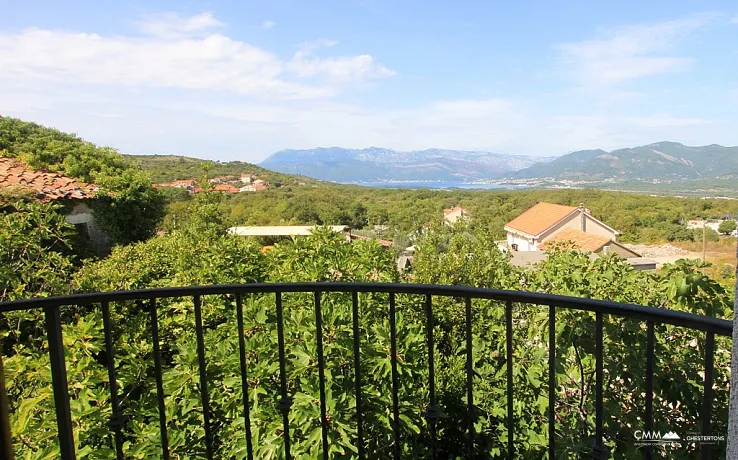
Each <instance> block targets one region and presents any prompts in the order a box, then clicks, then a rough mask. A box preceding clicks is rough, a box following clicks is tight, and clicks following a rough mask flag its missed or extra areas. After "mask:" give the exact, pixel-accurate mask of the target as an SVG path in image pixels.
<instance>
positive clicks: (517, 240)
mask: <svg viewBox="0 0 738 460" xmlns="http://www.w3.org/2000/svg"><path fill="white" fill-rule="evenodd" d="M507 244H508V245H510V247H511V248H512V245H513V244H517V245H518V251H536V250H538V245H537V244H531V241H530V240H528V239H526V238H524V237H522V236H520V235H517V234H515V233H512V232H507Z"/></svg>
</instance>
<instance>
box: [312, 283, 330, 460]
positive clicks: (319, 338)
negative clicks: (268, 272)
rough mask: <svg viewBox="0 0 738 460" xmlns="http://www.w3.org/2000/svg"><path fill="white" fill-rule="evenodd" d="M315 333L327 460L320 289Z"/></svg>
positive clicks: (321, 416)
mask: <svg viewBox="0 0 738 460" xmlns="http://www.w3.org/2000/svg"><path fill="white" fill-rule="evenodd" d="M315 335H316V341H317V346H318V384H319V387H320V429H321V435H322V437H323V458H324V459H325V460H328V418H327V416H326V409H325V357H324V356H323V313H322V312H321V311H320V291H316V292H315Z"/></svg>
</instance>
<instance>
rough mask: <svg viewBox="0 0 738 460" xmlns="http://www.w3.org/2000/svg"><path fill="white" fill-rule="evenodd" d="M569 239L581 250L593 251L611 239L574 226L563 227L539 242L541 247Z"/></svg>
mask: <svg viewBox="0 0 738 460" xmlns="http://www.w3.org/2000/svg"><path fill="white" fill-rule="evenodd" d="M567 241H571V242H573V243H574V245H575V246H576V247H577V249H580V250H582V251H590V252H595V251H597V250H598V249H600V248H601V247H602V246H604V245H606V244H607V243H609V242H610V241H611V240H610V238H607V237H605V236H600V235H595V234H594V233H585V232H583V231H581V230H577V229H575V228H565V229H563V230H561V231H558V232H556V233H554V234H553V235H552V236H551V237H550V238H547V239H546V241H544V242H543V244H541V248H544V249H545V247H546V246H548V245H549V244H550V243H553V242H560V243H565V242H567Z"/></svg>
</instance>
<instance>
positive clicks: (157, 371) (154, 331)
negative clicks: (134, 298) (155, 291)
mask: <svg viewBox="0 0 738 460" xmlns="http://www.w3.org/2000/svg"><path fill="white" fill-rule="evenodd" d="M149 313H150V316H151V338H152V341H153V344H154V375H155V376H156V399H157V401H158V404H159V430H160V431H161V451H162V458H163V459H164V460H169V436H168V435H167V412H166V406H165V405H164V384H163V382H162V377H161V350H160V349H159V319H158V317H157V313H156V299H151V301H150V302H149Z"/></svg>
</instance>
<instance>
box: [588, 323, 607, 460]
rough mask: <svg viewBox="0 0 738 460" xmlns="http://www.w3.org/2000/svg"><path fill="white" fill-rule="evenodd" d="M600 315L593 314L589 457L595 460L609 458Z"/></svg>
mask: <svg viewBox="0 0 738 460" xmlns="http://www.w3.org/2000/svg"><path fill="white" fill-rule="evenodd" d="M602 348H603V347H602V313H600V312H597V313H595V440H594V443H593V445H592V451H591V452H590V455H591V456H592V458H595V459H607V458H610V454H609V453H608V451H607V447H606V446H605V443H604V428H603V413H602V412H603V410H604V406H603V403H602V385H603V383H602V352H603V350H602Z"/></svg>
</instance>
